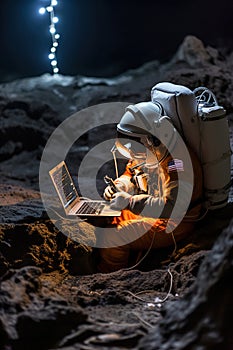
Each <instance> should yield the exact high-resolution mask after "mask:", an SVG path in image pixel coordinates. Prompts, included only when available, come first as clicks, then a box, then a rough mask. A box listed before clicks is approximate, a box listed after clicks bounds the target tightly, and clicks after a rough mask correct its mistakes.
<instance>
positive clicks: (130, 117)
mask: <svg viewBox="0 0 233 350" xmlns="http://www.w3.org/2000/svg"><path fill="white" fill-rule="evenodd" d="M161 121H162V119H161V111H160V110H159V108H158V106H157V105H155V104H154V103H152V102H141V103H138V104H136V105H132V106H129V107H128V108H127V109H126V112H125V114H124V115H123V117H122V118H121V120H120V122H119V124H118V125H117V131H118V140H117V142H116V145H117V146H118V147H122V148H123V149H124V148H125V146H124V139H126V140H127V142H128V141H130V142H132V143H133V146H132V148H131V149H130V151H129V153H130V159H129V161H128V163H127V165H126V168H125V171H124V173H123V174H122V175H121V176H119V177H118V178H117V179H116V180H114V184H115V188H113V187H112V186H107V187H106V188H105V191H104V197H105V199H106V200H109V201H110V206H111V208H113V209H118V210H119V209H120V210H122V212H121V216H119V217H116V218H114V220H113V222H112V225H111V230H109V229H108V228H106V229H105V230H104V233H101V234H100V235H97V239H98V242H99V246H100V247H101V248H100V249H99V253H100V263H99V265H98V271H100V272H103V273H109V272H113V271H117V270H119V269H122V268H127V267H129V258H130V253H131V251H135V252H143V251H146V250H148V249H153V250H154V251H155V252H156V249H159V248H163V247H168V246H171V245H173V244H174V242H177V241H179V240H181V239H183V238H185V237H186V236H188V235H189V234H190V232H191V231H192V230H193V227H194V223H195V220H196V219H197V218H198V217H199V216H200V212H201V207H202V205H201V203H202V197H203V177H202V168H201V165H200V162H199V160H198V159H197V157H196V156H195V154H194V152H192V150H190V149H188V148H187V152H186V153H185V152H184V148H186V145H185V144H184V143H182V142H183V141H182V142H179V138H178V137H177V133H176V130H175V128H174V127H173V126H172V125H170V124H169V128H168V127H167V124H166V123H165V122H167V121H166V120H165V119H163V122H164V123H165V124H164V125H165V128H157V130H156V133H155V132H154V129H155V125H157V124H156V123H158V122H159V123H161ZM136 148H137V149H136ZM187 154H188V156H187ZM174 157H175V158H174ZM193 174H194V176H193Z"/></svg>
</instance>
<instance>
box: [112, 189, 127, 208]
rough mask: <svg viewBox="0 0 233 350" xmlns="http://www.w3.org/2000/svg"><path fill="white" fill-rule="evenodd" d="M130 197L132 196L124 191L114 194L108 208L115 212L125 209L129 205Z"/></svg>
mask: <svg viewBox="0 0 233 350" xmlns="http://www.w3.org/2000/svg"><path fill="white" fill-rule="evenodd" d="M131 197H132V195H130V194H129V193H127V192H124V191H122V192H116V193H114V195H113V196H112V200H111V202H110V208H111V209H116V210H123V209H126V208H127V207H128V205H129V203H130V198H131Z"/></svg>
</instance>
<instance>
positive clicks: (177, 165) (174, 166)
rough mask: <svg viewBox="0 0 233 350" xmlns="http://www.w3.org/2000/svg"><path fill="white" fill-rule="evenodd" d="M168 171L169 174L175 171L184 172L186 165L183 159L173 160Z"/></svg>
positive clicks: (169, 163)
mask: <svg viewBox="0 0 233 350" xmlns="http://www.w3.org/2000/svg"><path fill="white" fill-rule="evenodd" d="M167 170H168V172H169V173H172V172H173V171H176V172H177V171H184V164H183V161H182V160H181V159H173V160H171V161H170V162H168V167H167Z"/></svg>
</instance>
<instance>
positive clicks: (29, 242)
mask: <svg viewBox="0 0 233 350" xmlns="http://www.w3.org/2000/svg"><path fill="white" fill-rule="evenodd" d="M232 69H233V53H232V54H228V55H227V56H224V55H223V54H222V53H221V52H218V51H217V50H216V49H213V48H211V47H204V45H203V44H202V42H201V41H200V40H198V39H197V38H195V37H186V38H185V40H184V42H183V44H182V45H181V47H180V48H178V50H177V52H176V54H175V55H174V57H173V59H172V60H171V61H170V62H168V63H166V64H160V63H159V62H158V61H154V62H149V63H148V64H146V65H144V66H142V67H141V68H138V69H136V70H132V71H128V72H126V73H125V74H122V75H121V76H118V77H114V78H112V79H100V78H98V79H96V78H89V77H81V76H75V77H66V76H60V75H58V76H56V77H51V76H50V75H43V76H41V77H35V78H28V79H22V80H18V81H14V82H11V83H5V84H1V85H0V116H1V122H0V123H1V128H0V145H1V148H0V174H1V181H0V213H1V219H0V283H1V285H0V347H1V349H4V350H13V349H38V350H39V349H40V350H42V349H63V350H71V349H89V350H90V349H158V350H161V349H164V350H166V349H167V350H171V349H177V350H178V349H185V350H194V349H195V350H200V349H201V350H207V349H208V350H209V349H211V350H214V349H221V350H231V349H232V348H233V337H232V326H231V325H232V319H233V316H232V315H233V303H232V300H231V299H232V292H233V289H232V283H231V279H232V275H233V263H232V261H233V260H232V257H233V252H232V250H233V221H232V216H233V215H232V214H233V191H232V189H231V192H230V196H229V203H228V205H227V207H225V208H224V209H221V210H218V211H217V212H210V213H209V214H208V215H207V216H206V217H205V218H204V219H203V220H202V221H200V222H199V223H198V224H197V227H196V230H195V231H194V232H193V233H192V234H190V237H188V238H187V239H186V240H184V241H183V242H181V243H179V244H178V246H177V249H176V252H175V253H174V254H172V253H173V248H167V249H163V250H161V251H159V252H157V253H156V255H155V254H154V253H153V254H152V253H149V254H148V256H147V257H146V259H145V260H144V261H143V262H142V263H141V264H140V265H139V266H137V268H134V269H128V270H124V271H119V272H115V273H112V274H106V275H104V274H94V275H89V273H90V271H89V260H90V257H91V254H92V253H93V252H92V249H91V248H90V247H89V246H88V244H85V241H84V243H82V244H79V243H77V242H75V241H73V240H72V239H70V238H69V237H67V236H65V235H63V233H62V232H60V231H59V229H58V228H57V226H55V225H54V222H52V221H51V220H50V219H49V218H48V216H47V214H46V212H45V210H44V207H43V205H42V202H41V197H40V192H39V178H38V174H39V164H40V158H41V154H42V151H43V148H44V146H45V143H46V141H47V140H48V138H49V136H50V134H51V133H52V132H53V130H54V129H55V127H56V126H58V125H59V124H60V123H61V122H62V121H63V120H65V119H66V118H67V117H68V116H70V115H71V114H73V113H74V112H76V111H79V110H81V109H83V108H86V107H89V106H92V105H95V104H99V103H103V102H115V101H116V102H117V101H122V102H131V103H137V102H140V101H146V100H149V99H150V90H151V87H152V86H153V85H155V84H156V83H158V82H160V81H170V82H173V83H177V84H183V85H186V86H187V87H189V88H190V89H194V88H196V87H197V86H207V87H208V88H209V89H211V90H212V91H213V92H214V93H215V94H216V96H217V98H218V101H219V104H221V105H223V106H224V107H225V108H226V110H227V115H228V120H229V130H230V133H231V144H233V136H232V132H233V102H232V101H233V75H232ZM111 132H112V130H109V133H110V135H111ZM93 139H94V138H93V132H90V133H89V134H88V135H87V136H86V138H85V139H83V140H82V142H81V145H79V146H80V147H81V146H82V147H83V148H82V147H81V148H79V153H78V154H79V156H77V154H76V153H77V152H76V151H77V149H74V153H75V152H76V153H75V157H76V158H75V159H76V162H78V161H79V160H80V159H81V158H82V157H83V154H84V153H83V152H84V151H83V150H85V147H91V145H92V143H93ZM73 160H74V154H71V156H70V158H69V159H68V161H69V166H70V169H71V173H72V174H74V173H75V165H74V162H73ZM232 172H233V169H232ZM57 220H61V219H59V218H58V219H57ZM61 221H62V222H61V225H64V226H65V225H68V223H67V222H66V221H65V220H61ZM78 232H79V234H80V235H82V237H86V236H88V237H93V236H94V227H93V226H92V225H90V224H88V223H87V222H81V223H80V224H79V227H78ZM94 253H95V252H94Z"/></svg>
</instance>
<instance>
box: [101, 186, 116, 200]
mask: <svg viewBox="0 0 233 350" xmlns="http://www.w3.org/2000/svg"><path fill="white" fill-rule="evenodd" d="M114 193H116V191H114V190H113V189H112V188H111V186H107V187H106V188H105V190H104V193H103V196H104V199H105V200H106V201H110V200H111V199H112V196H113V195H114Z"/></svg>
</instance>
